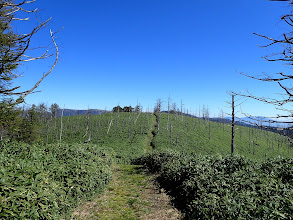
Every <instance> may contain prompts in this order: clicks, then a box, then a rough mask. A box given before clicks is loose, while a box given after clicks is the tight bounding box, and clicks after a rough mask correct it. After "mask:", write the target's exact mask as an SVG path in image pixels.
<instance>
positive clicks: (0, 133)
mask: <svg viewBox="0 0 293 220" xmlns="http://www.w3.org/2000/svg"><path fill="white" fill-rule="evenodd" d="M12 103H13V100H11V99H8V100H6V99H4V100H2V101H1V102H0V140H3V139H5V138H12V137H14V136H16V135H17V133H18V131H19V124H20V121H21V119H20V118H19V115H20V110H18V109H16V108H14V107H13V106H12Z"/></svg>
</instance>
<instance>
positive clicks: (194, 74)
mask: <svg viewBox="0 0 293 220" xmlns="http://www.w3.org/2000/svg"><path fill="white" fill-rule="evenodd" d="M34 6H35V7H37V8H39V9H43V11H41V12H40V18H42V19H46V18H49V17H52V22H51V23H50V26H49V28H52V29H53V30H55V31H57V30H59V29H60V28H62V27H64V29H63V30H62V31H61V32H59V33H58V34H57V35H56V41H57V44H58V46H59V49H60V60H59V62H58V64H57V66H56V68H55V69H54V71H53V72H52V73H51V74H50V75H49V76H48V78H46V79H45V80H44V81H43V82H42V84H41V85H40V86H39V88H38V90H40V91H41V92H40V93H35V94H32V95H30V96H29V97H28V98H27V99H26V102H27V103H28V104H33V103H35V104H39V103H41V102H44V103H46V104H48V105H50V104H51V103H55V102H56V103H57V104H59V106H61V107H63V106H65V108H74V109H87V108H99V109H105V108H106V109H108V110H110V109H112V108H113V107H114V106H116V105H117V104H118V103H119V104H120V105H121V106H125V105H132V106H135V105H136V104H137V103H140V104H141V105H142V106H143V108H144V110H147V109H153V106H154V104H155V102H156V100H157V99H158V98H161V99H162V100H163V101H165V102H164V106H165V107H166V105H167V99H168V96H170V97H171V99H172V102H176V103H177V104H178V105H180V102H181V100H182V102H183V104H184V108H185V109H188V111H189V112H193V111H196V112H197V111H198V108H199V106H201V107H202V106H203V105H205V106H208V107H209V110H210V112H211V115H212V116H214V115H215V116H217V115H218V113H219V111H220V109H223V110H224V111H225V112H229V111H230V109H229V108H228V106H229V105H228V104H226V103H225V102H226V101H229V100H230V97H229V96H228V95H227V94H226V92H227V91H229V90H233V91H237V92H239V91H242V90H246V89H247V90H249V91H251V92H252V93H254V94H256V95H260V96H273V94H274V93H277V92H280V90H279V89H278V88H277V86H276V85H273V84H264V83H259V82H256V81H254V80H251V79H248V78H246V77H244V76H241V75H240V74H239V72H244V73H248V74H252V75H258V74H261V73H274V72H279V71H287V72H288V71H289V72H290V71H291V70H290V68H288V67H285V66H284V65H283V64H282V63H270V62H267V61H264V60H263V59H262V58H261V57H262V56H265V55H267V54H270V53H272V52H274V48H271V49H270V48H268V49H262V48H260V47H258V46H257V45H263V44H265V43H266V41H265V40H263V39H261V38H259V37H257V36H255V35H253V33H254V32H256V33H260V34H264V35H268V36H272V37H279V36H281V34H282V33H283V32H284V31H285V32H287V31H288V29H287V27H286V26H284V25H283V24H282V23H280V17H281V16H282V15H283V14H285V13H286V12H287V11H288V10H289V8H288V3H286V2H272V1H267V0H245V1H240V0H222V1H195V0H184V1H179V0H139V1H138V0H91V1H90V0H88V1H84V2H81V1H77V0H71V1H70V3H69V1H65V0H63V1H60V0H39V1H37V2H36V3H35V4H34ZM15 25H16V28H17V29H18V30H19V31H22V30H28V29H29V28H30V24H25V25H24V24H23V23H21V26H20V23H16V24H15ZM33 43H34V45H35V46H38V45H44V44H45V45H47V44H49V43H50V38H49V29H46V30H44V31H42V32H41V33H40V34H39V35H38V36H36V38H35V39H34V42H33ZM52 62H53V60H52V59H48V60H43V61H36V62H31V63H25V64H24V65H23V66H22V67H21V68H20V69H19V72H20V73H22V74H23V76H24V77H21V78H19V79H18V80H16V82H15V83H16V84H20V85H22V88H23V89H26V88H29V87H30V86H32V85H33V84H34V82H35V81H37V80H38V78H40V77H41V76H42V74H43V73H44V72H46V71H47V70H48V68H49V67H50V65H51V64H52ZM241 108H242V109H243V111H245V112H248V113H251V114H254V115H264V116H270V115H272V114H274V113H275V111H274V110H273V108H271V107H270V106H268V105H262V104H257V103H255V102H252V101H250V100H248V101H246V102H245V103H243V104H242V107H241ZM238 110H239V111H240V109H238Z"/></svg>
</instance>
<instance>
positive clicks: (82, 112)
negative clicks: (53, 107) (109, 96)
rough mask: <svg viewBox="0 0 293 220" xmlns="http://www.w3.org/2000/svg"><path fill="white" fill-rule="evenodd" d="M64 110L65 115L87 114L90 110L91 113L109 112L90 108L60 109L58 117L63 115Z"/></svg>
mask: <svg viewBox="0 0 293 220" xmlns="http://www.w3.org/2000/svg"><path fill="white" fill-rule="evenodd" d="M62 111H63V116H75V115H87V114H88V112H89V111H90V114H91V115H100V114H104V113H107V112H109V111H106V110H101V109H89V110H77V109H64V110H63V109H59V110H58V112H57V116H58V117H61V114H62Z"/></svg>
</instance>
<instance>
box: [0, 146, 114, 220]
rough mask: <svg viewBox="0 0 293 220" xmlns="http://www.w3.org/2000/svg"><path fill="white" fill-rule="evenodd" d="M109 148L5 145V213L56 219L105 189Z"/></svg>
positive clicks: (1, 196)
mask: <svg viewBox="0 0 293 220" xmlns="http://www.w3.org/2000/svg"><path fill="white" fill-rule="evenodd" d="M110 158H111V156H110V154H109V153H107V152H106V151H104V150H102V149H98V148H96V147H95V146H85V145H78V144H75V145H65V144H62V145H48V146H42V145H28V144H20V143H10V144H2V145H1V147H0V218H6V219H11V218H18V219H37V218H41V219H55V218H60V217H61V216H64V215H65V214H69V212H70V211H71V210H72V209H73V208H74V207H75V206H76V205H77V204H78V203H80V202H81V201H83V200H88V199H91V198H92V196H94V195H95V194H97V193H98V192H100V191H101V190H103V187H104V186H105V184H107V183H108V181H109V180H110V178H111V172H110V167H109V166H110V163H111V159H110Z"/></svg>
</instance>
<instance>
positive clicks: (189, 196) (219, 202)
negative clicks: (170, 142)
mask: <svg viewBox="0 0 293 220" xmlns="http://www.w3.org/2000/svg"><path fill="white" fill-rule="evenodd" d="M134 163H136V164H141V165H144V166H145V167H146V168H148V169H149V170H150V171H152V172H158V173H159V176H158V182H159V184H160V185H161V187H163V188H165V189H166V191H167V193H168V194H169V195H170V196H171V197H172V198H173V203H174V204H175V206H176V207H177V208H179V209H180V210H181V211H182V212H183V213H184V214H185V218H186V219H290V218H292V217H293V185H292V175H293V166H292V164H293V163H292V159H284V158H276V159H271V160H267V161H265V162H253V161H251V160H249V159H246V158H245V157H241V156H237V155H236V156H226V157H221V156H201V155H196V154H192V155H190V154H189V155H187V154H184V153H176V152H175V153H174V152H171V151H167V152H155V153H153V154H148V155H146V156H144V157H141V158H139V159H137V160H136V161H134Z"/></svg>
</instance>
